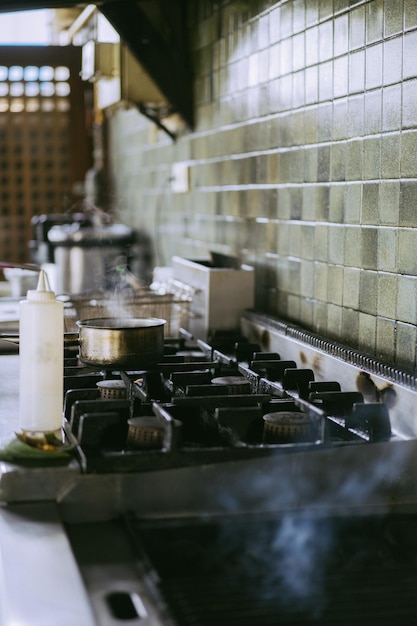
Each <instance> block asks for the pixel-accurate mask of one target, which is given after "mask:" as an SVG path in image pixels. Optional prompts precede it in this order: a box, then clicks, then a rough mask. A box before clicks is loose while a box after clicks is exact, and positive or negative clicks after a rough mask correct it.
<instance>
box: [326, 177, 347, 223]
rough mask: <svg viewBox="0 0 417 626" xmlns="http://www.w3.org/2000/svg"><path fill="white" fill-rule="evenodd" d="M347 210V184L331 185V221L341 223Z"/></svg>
mask: <svg viewBox="0 0 417 626" xmlns="http://www.w3.org/2000/svg"><path fill="white" fill-rule="evenodd" d="M344 212H345V185H331V186H330V197H329V222H335V223H337V224H341V223H342V222H343V219H344Z"/></svg>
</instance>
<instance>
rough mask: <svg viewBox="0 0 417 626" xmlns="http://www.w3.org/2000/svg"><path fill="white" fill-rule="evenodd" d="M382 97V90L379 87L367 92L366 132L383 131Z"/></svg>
mask: <svg viewBox="0 0 417 626" xmlns="http://www.w3.org/2000/svg"><path fill="white" fill-rule="evenodd" d="M381 127H382V98H381V90H380V89H377V90H374V91H371V92H369V93H366V94H365V129H364V130H365V134H366V135H374V134H376V133H380V132H381Z"/></svg>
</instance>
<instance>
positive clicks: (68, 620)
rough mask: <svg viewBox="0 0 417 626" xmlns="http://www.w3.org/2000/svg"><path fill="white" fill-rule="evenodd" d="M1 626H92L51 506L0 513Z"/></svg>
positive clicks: (74, 565) (72, 560) (19, 507)
mask: <svg viewBox="0 0 417 626" xmlns="http://www.w3.org/2000/svg"><path fill="white" fill-rule="evenodd" d="M0 624H1V626H16V625H17V624H19V626H75V625H76V624H77V625H79V626H94V625H96V624H97V621H96V620H95V617H94V615H93V611H92V608H91V605H90V602H89V599H88V595H87V592H86V590H85V587H84V583H83V581H82V578H81V574H80V572H79V569H78V566H77V563H76V561H75V558H74V556H73V554H72V551H71V547H70V544H69V541H68V538H67V535H66V533H65V530H64V528H63V525H62V522H61V520H60V518H59V515H58V513H57V510H56V506H55V504H54V503H53V502H50V503H38V504H36V505H35V504H30V505H28V504H20V505H15V506H8V507H4V508H1V509H0Z"/></svg>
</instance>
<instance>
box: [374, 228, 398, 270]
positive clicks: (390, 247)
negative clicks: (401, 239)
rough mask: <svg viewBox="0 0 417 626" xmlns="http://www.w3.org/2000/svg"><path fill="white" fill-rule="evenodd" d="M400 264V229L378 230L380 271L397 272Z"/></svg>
mask: <svg viewBox="0 0 417 626" xmlns="http://www.w3.org/2000/svg"><path fill="white" fill-rule="evenodd" d="M397 264H398V229H397V228H379V229H378V262H377V266H378V270H381V271H383V272H396V271H397Z"/></svg>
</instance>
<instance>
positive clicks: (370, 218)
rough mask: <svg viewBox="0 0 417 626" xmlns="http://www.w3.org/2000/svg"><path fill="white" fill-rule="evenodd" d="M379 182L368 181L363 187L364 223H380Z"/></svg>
mask: <svg viewBox="0 0 417 626" xmlns="http://www.w3.org/2000/svg"><path fill="white" fill-rule="evenodd" d="M378 216H379V183H368V184H366V185H364V186H363V189H362V223H363V224H378V221H379V219H378Z"/></svg>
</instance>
